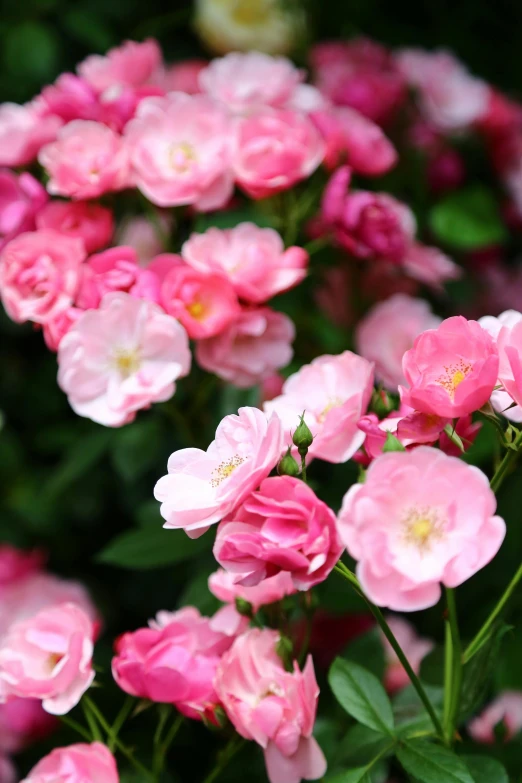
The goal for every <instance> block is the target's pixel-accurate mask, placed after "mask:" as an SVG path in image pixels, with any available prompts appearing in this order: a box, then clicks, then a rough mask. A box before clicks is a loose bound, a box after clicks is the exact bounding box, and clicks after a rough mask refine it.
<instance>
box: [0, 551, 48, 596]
mask: <svg viewBox="0 0 522 783" xmlns="http://www.w3.org/2000/svg"><path fill="white" fill-rule="evenodd" d="M44 562H45V556H44V554H43V552H39V551H38V550H37V549H33V550H31V551H24V550H22V549H17V548H16V547H14V546H11V544H0V595H1V594H2V590H3V589H4V588H5V587H9V586H10V585H13V584H15V583H17V582H20V581H21V580H23V579H25V577H27V576H31V575H32V574H36V573H38V571H40V570H41V569H42V566H43V564H44Z"/></svg>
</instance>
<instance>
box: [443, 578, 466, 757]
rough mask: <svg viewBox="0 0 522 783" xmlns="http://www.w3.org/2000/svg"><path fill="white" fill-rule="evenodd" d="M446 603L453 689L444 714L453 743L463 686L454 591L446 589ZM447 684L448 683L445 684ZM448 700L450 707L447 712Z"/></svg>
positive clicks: (449, 740)
mask: <svg viewBox="0 0 522 783" xmlns="http://www.w3.org/2000/svg"><path fill="white" fill-rule="evenodd" d="M446 601H447V606H448V620H447V622H448V624H449V627H450V634H451V648H452V665H451V687H450V690H449V694H447V693H445V694H444V697H445V704H444V712H445V715H446V722H445V724H444V728H445V735H446V741H447V742H448V743H451V742H452V741H453V737H454V734H455V728H456V723H457V719H458V709H459V703H460V691H461V686H462V644H461V641H460V633H459V624H458V616H457V604H456V602H455V593H454V591H453V590H452V589H451V588H449V587H447V588H446ZM445 684H446V683H445ZM446 700H448V701H449V706H448V708H447V710H446Z"/></svg>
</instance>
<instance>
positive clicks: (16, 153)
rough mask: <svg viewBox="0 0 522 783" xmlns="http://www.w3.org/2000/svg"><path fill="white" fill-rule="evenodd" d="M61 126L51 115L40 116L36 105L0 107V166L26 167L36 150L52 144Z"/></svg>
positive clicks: (6, 105)
mask: <svg viewBox="0 0 522 783" xmlns="http://www.w3.org/2000/svg"><path fill="white" fill-rule="evenodd" d="M61 125H63V122H62V120H61V119H60V118H59V117H56V116H54V115H48V116H45V114H42V111H41V110H40V107H39V106H38V104H37V103H35V102H33V103H26V104H25V105H24V106H19V105H18V104H16V103H2V104H0V166H25V165H27V164H28V163H32V161H33V160H34V159H35V158H36V156H37V154H38V151H39V149H40V148H41V147H42V146H43V145H44V144H47V143H48V142H49V141H52V140H53V139H54V138H55V137H56V134H57V132H58V130H59V128H60V126H61Z"/></svg>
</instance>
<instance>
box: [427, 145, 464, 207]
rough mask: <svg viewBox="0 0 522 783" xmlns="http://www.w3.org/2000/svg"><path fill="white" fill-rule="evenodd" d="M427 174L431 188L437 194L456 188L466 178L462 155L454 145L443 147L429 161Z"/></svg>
mask: <svg viewBox="0 0 522 783" xmlns="http://www.w3.org/2000/svg"><path fill="white" fill-rule="evenodd" d="M426 176H427V178H428V183H429V187H430V190H431V191H432V192H433V193H436V194H437V195H438V194H441V193H447V192H448V191H451V190H455V189H456V188H458V187H460V185H462V184H463V182H464V180H465V179H466V167H465V164H464V160H463V158H462V155H461V154H460V153H459V152H457V150H454V149H453V148H452V147H446V148H443V149H441V150H440V152H437V153H435V155H434V156H433V157H432V159H431V160H430V161H429V163H428V169H427V172H426Z"/></svg>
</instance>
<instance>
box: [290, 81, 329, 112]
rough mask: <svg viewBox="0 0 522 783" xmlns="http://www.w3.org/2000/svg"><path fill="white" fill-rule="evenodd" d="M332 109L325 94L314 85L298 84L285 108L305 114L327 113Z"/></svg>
mask: <svg viewBox="0 0 522 783" xmlns="http://www.w3.org/2000/svg"><path fill="white" fill-rule="evenodd" d="M330 107H331V103H330V101H329V100H328V98H327V97H326V96H325V95H323V93H322V92H321V91H320V90H318V89H317V87H314V86H313V84H298V85H297V87H296V88H295V90H294V91H293V93H292V95H291V96H290V100H289V101H288V102H287V104H286V106H285V108H286V109H291V110H292V111H299V112H302V113H303V114H311V113H312V112H318V111H325V110H326V109H328V108H330Z"/></svg>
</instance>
